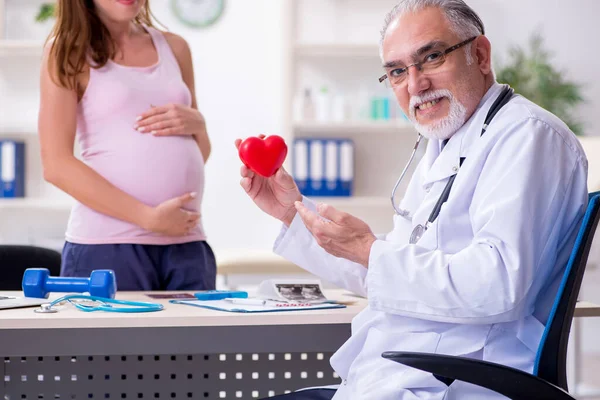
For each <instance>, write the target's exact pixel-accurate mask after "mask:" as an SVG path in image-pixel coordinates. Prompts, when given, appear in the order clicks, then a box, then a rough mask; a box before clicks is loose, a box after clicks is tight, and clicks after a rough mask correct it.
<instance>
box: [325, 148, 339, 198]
mask: <svg viewBox="0 0 600 400" xmlns="http://www.w3.org/2000/svg"><path fill="white" fill-rule="evenodd" d="M339 167H340V163H339V146H338V141H336V140H327V141H325V188H324V195H325V196H338V195H339V192H340V186H339V177H340V168H339Z"/></svg>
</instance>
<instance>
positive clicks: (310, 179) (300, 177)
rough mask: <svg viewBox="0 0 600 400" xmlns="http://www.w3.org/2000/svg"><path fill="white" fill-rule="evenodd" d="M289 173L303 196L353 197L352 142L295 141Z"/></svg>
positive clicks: (334, 140)
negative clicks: (291, 167) (290, 171)
mask: <svg viewBox="0 0 600 400" xmlns="http://www.w3.org/2000/svg"><path fill="white" fill-rule="evenodd" d="M293 154H294V159H293V170H292V176H293V177H294V180H295V181H296V184H297V185H298V188H299V189H300V192H301V193H302V194H303V195H305V196H315V197H318V196H333V197H335V196H352V194H353V186H354V143H353V141H352V140H350V139H338V138H318V139H317V138H301V139H296V140H295V141H294V152H293Z"/></svg>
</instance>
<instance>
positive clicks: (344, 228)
mask: <svg viewBox="0 0 600 400" xmlns="http://www.w3.org/2000/svg"><path fill="white" fill-rule="evenodd" d="M295 206H296V209H297V210H298V214H299V215H300V218H302V221H303V222H304V225H305V226H306V228H307V229H308V230H309V231H310V233H312V235H313V236H314V238H315V239H316V241H317V243H318V244H319V246H321V247H322V248H323V249H324V250H325V251H326V252H328V253H329V254H331V255H333V256H336V257H341V258H345V259H347V260H350V261H353V262H356V263H358V264H361V265H362V266H364V267H366V268H368V266H369V255H370V254H371V246H373V243H374V242H375V241H376V240H377V237H376V236H375V235H374V234H373V232H372V231H371V228H370V227H369V225H367V224H366V223H365V222H364V221H363V220H361V219H358V218H356V217H354V216H353V215H350V214H348V213H345V212H342V211H339V210H337V209H336V208H335V207H332V206H330V205H327V204H319V205H317V212H318V214H316V213H314V212H312V211H311V210H309V209H308V208H306V206H304V204H302V202H297V203H296V204H295Z"/></svg>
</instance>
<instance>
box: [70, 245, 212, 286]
mask: <svg viewBox="0 0 600 400" xmlns="http://www.w3.org/2000/svg"><path fill="white" fill-rule="evenodd" d="M95 269H112V270H113V271H115V275H116V277H117V288H118V290H143V291H151V290H214V289H215V284H216V275H217V266H216V262H215V255H214V253H213V251H212V249H211V247H210V246H209V245H208V243H206V242H205V241H198V242H190V243H182V244H172V245H146V244H76V243H70V242H66V243H65V246H64V248H63V251H62V265H61V276H77V277H89V276H90V273H91V272H92V271H93V270H95Z"/></svg>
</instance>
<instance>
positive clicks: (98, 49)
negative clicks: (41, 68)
mask: <svg viewBox="0 0 600 400" xmlns="http://www.w3.org/2000/svg"><path fill="white" fill-rule="evenodd" d="M153 18H154V16H153V15H152V13H151V12H150V5H149V0H146V2H145V4H144V7H143V8H142V10H141V11H140V13H139V14H138V16H137V17H135V20H134V22H135V23H136V24H140V25H142V24H143V25H146V26H152V27H153V26H154V25H153V23H152V20H153ZM48 40H51V41H52V46H51V48H50V57H49V60H50V65H49V67H50V70H51V71H52V73H51V76H52V79H53V80H55V81H56V82H55V83H56V84H57V85H60V86H63V87H65V88H68V89H72V90H77V75H78V74H80V73H81V72H83V71H84V69H85V67H86V64H88V56H89V57H90V58H91V60H92V61H93V65H90V67H93V68H101V67H103V66H104V65H105V64H106V63H107V62H108V60H110V59H112V58H113V57H114V56H115V54H116V51H117V48H116V45H115V42H114V41H113V39H112V38H111V36H110V32H109V31H108V29H107V28H106V26H104V24H103V23H102V21H101V20H100V18H98V15H97V14H96V10H95V7H94V1H93V0H58V4H57V8H56V23H55V24H54V28H53V29H52V32H51V33H50V35H49V36H48Z"/></svg>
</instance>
